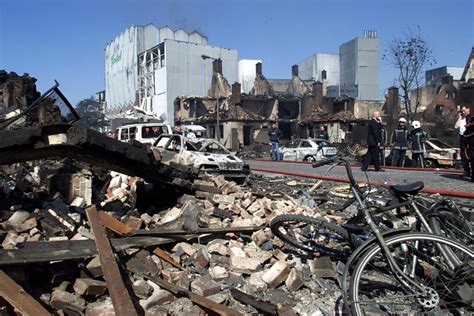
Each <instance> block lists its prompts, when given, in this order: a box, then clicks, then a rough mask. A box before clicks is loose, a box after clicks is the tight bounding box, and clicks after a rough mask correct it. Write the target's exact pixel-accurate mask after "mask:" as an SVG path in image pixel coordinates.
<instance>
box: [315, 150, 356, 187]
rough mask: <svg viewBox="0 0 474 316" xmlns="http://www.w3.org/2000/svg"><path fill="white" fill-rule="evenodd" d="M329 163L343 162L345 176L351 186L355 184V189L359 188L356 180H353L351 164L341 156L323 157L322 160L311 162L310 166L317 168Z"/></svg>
mask: <svg viewBox="0 0 474 316" xmlns="http://www.w3.org/2000/svg"><path fill="white" fill-rule="evenodd" d="M331 163H337V164H340V163H342V164H344V167H346V173H347V177H348V178H349V181H350V183H351V185H352V186H355V187H356V188H357V189H358V188H359V187H358V185H357V182H356V181H355V179H354V176H353V174H352V168H351V165H350V164H349V162H348V161H347V160H346V159H344V158H341V157H337V156H336V157H332V158H328V159H325V160H322V161H319V162H316V163H313V164H312V167H313V168H318V167H321V166H324V165H328V164H331Z"/></svg>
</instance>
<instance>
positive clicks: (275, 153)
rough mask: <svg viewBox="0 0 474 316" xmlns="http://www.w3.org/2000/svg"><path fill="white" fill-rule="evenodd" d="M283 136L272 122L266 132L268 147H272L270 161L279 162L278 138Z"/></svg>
mask: <svg viewBox="0 0 474 316" xmlns="http://www.w3.org/2000/svg"><path fill="white" fill-rule="evenodd" d="M282 136H283V133H282V131H281V130H280V129H279V128H278V127H277V124H276V122H272V127H271V128H270V130H269V131H268V137H269V138H270V145H271V146H272V149H271V154H272V160H280V145H279V143H280V138H281V137H282Z"/></svg>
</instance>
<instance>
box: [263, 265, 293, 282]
mask: <svg viewBox="0 0 474 316" xmlns="http://www.w3.org/2000/svg"><path fill="white" fill-rule="evenodd" d="M289 273H290V266H289V265H288V264H287V263H286V262H283V261H277V262H275V264H274V265H273V266H272V267H271V268H270V269H269V270H267V271H266V272H265V273H264V274H263V276H262V280H263V281H265V282H266V283H267V284H268V286H269V287H271V288H275V287H277V286H278V285H280V284H281V283H283V282H284V281H285V280H286V278H287V277H288V274H289Z"/></svg>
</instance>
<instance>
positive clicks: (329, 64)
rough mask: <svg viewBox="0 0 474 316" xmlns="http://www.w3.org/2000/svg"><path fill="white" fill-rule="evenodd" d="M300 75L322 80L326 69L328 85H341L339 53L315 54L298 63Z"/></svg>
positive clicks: (304, 78) (304, 77)
mask: <svg viewBox="0 0 474 316" xmlns="http://www.w3.org/2000/svg"><path fill="white" fill-rule="evenodd" d="M298 69H299V77H300V78H301V79H303V80H316V81H322V77H321V72H322V71H323V70H326V74H327V80H328V85H330V86H335V85H339V54H320V53H318V54H314V55H312V56H310V57H308V58H306V59H304V60H303V61H301V62H300V63H299V64H298Z"/></svg>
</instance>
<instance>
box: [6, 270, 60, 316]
mask: <svg viewBox="0 0 474 316" xmlns="http://www.w3.org/2000/svg"><path fill="white" fill-rule="evenodd" d="M0 296H1V297H3V298H4V299H5V300H7V302H8V303H10V304H11V305H12V306H13V307H15V309H17V310H18V311H19V312H21V313H22V314H23V315H38V316H46V315H51V313H50V312H48V311H47V310H46V309H45V308H44V307H43V306H42V305H41V304H40V303H38V301H36V300H35V299H34V298H33V297H31V296H30V295H29V294H28V293H27V292H26V291H25V290H24V289H23V288H22V287H21V286H20V285H18V284H17V283H16V282H15V281H14V280H13V279H12V278H10V277H9V276H8V274H6V273H5V272H3V271H1V270H0Z"/></svg>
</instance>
